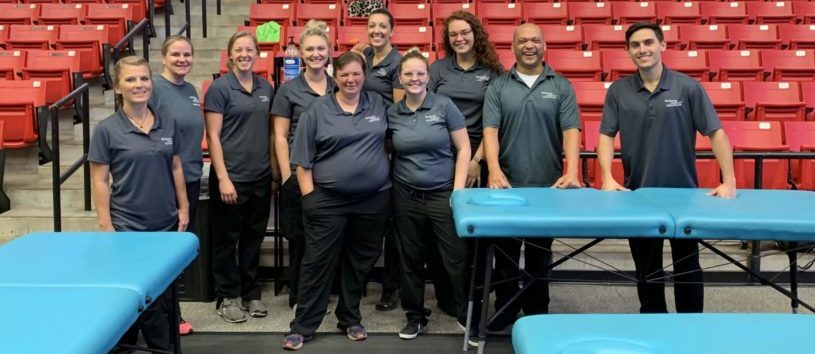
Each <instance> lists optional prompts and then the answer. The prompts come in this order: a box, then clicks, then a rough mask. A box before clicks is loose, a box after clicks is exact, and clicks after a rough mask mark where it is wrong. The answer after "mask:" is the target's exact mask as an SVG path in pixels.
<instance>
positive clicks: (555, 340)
mask: <svg viewBox="0 0 815 354" xmlns="http://www.w3.org/2000/svg"><path fill="white" fill-rule="evenodd" d="M812 328H815V316H812V315H789V314H733V313H728V314H724V313H716V314H714V313H705V314H586V315H537V316H526V317H522V318H521V319H519V320H518V321H517V322H516V323H515V325H514V326H513V327H512V346H513V348H514V349H515V353H516V354H699V353H717V354H727V353H734V354H735V353H738V354H769V353H783V354H804V353H812V352H813V349H812V346H811V345H810V344H808V343H806V342H805V339H806V338H810V336H811V335H812ZM793 338H797V339H799V340H791V339H793ZM801 339H803V340H804V344H802V341H801Z"/></svg>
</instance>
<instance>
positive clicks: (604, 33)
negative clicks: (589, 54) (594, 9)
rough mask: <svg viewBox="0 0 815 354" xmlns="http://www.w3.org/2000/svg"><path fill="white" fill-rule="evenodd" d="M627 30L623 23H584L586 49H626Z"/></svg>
mask: <svg viewBox="0 0 815 354" xmlns="http://www.w3.org/2000/svg"><path fill="white" fill-rule="evenodd" d="M625 30H626V27H625V26H623V25H598V24H587V25H583V39H584V41H585V42H586V45H587V48H586V49H589V50H599V49H625Z"/></svg>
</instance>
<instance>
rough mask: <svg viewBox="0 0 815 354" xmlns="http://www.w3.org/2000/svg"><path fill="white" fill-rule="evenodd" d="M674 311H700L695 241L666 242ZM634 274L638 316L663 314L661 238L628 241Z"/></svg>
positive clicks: (701, 299)
mask: <svg viewBox="0 0 815 354" xmlns="http://www.w3.org/2000/svg"><path fill="white" fill-rule="evenodd" d="M670 241H671V255H672V257H673V262H674V263H673V269H674V274H676V275H675V276H674V296H675V298H676V311H677V312H702V311H703V309H704V296H705V295H704V285H702V280H703V279H702V269H701V267H700V266H699V243H698V242H697V241H696V240H670ZM628 244H629V245H630V246H631V256H633V258H634V266H635V267H636V271H637V280H638V282H637V296H638V297H639V299H640V312H641V313H666V312H668V307H667V305H666V304H665V280H664V278H663V277H664V276H665V273H664V272H663V270H662V245H663V240H662V239H650V238H648V239H641V238H632V239H629V240H628Z"/></svg>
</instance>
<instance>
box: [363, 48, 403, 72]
mask: <svg viewBox="0 0 815 354" xmlns="http://www.w3.org/2000/svg"><path fill="white" fill-rule="evenodd" d="M364 54H365V60H366V61H367V62H368V67H370V68H371V70H373V69H374V68H379V67H386V66H389V65H391V64H392V62H393V61H394V60H396V57H397V56H399V51H398V50H396V47H393V48H391V51H390V52H388V55H386V56H385V58H383V59H382V61H380V62H379V64H376V65H372V64H371V63H373V62H374V49H373V48H370V47H369V48H365V51H364Z"/></svg>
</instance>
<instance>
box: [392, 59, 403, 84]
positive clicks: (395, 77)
mask: <svg viewBox="0 0 815 354" xmlns="http://www.w3.org/2000/svg"><path fill="white" fill-rule="evenodd" d="M391 87H393V89H394V90H395V89H401V88H402V83H401V82H400V81H399V63H396V64H394V65H393V68H391Z"/></svg>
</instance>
